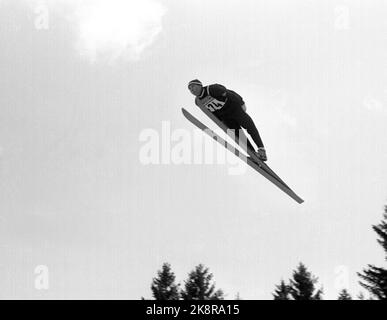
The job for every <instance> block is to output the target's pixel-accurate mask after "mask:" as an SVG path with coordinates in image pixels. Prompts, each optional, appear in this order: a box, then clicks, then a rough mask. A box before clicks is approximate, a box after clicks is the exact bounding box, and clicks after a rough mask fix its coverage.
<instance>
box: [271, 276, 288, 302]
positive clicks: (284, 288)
mask: <svg viewBox="0 0 387 320" xmlns="http://www.w3.org/2000/svg"><path fill="white" fill-rule="evenodd" d="M289 296H290V287H289V286H288V285H287V284H285V281H284V280H281V283H280V284H279V285H277V286H276V288H275V290H274V293H273V297H274V300H290V297H289Z"/></svg>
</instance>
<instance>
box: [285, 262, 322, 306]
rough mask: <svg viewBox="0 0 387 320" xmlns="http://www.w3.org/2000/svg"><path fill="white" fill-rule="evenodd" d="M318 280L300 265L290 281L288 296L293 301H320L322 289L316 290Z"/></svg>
mask: <svg viewBox="0 0 387 320" xmlns="http://www.w3.org/2000/svg"><path fill="white" fill-rule="evenodd" d="M317 281H318V279H317V278H316V277H314V276H313V275H312V274H311V273H310V272H309V271H308V270H307V269H306V267H305V266H304V265H303V264H302V263H300V264H299V266H298V267H297V269H296V270H294V271H293V279H290V295H291V297H292V298H293V299H294V300H321V299H322V293H323V292H322V289H319V290H316V287H315V284H316V283H317Z"/></svg>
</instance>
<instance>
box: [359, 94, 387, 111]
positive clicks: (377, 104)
mask: <svg viewBox="0 0 387 320" xmlns="http://www.w3.org/2000/svg"><path fill="white" fill-rule="evenodd" d="M363 105H364V107H365V108H366V109H367V110H369V111H373V112H377V113H381V114H387V109H386V107H385V105H384V104H383V102H382V101H381V100H379V99H377V98H374V97H371V96H367V97H365V98H364V100H363Z"/></svg>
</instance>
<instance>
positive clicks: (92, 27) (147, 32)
mask: <svg viewBox="0 0 387 320" xmlns="http://www.w3.org/2000/svg"><path fill="white" fill-rule="evenodd" d="M164 14H165V9H164V7H163V6H161V5H160V4H158V3H156V2H154V1H152V0H113V1H112V0H96V1H88V2H82V4H81V5H79V4H78V5H77V9H76V12H75V16H76V18H77V19H78V22H79V39H78V44H77V47H78V49H79V51H80V53H81V55H82V56H85V57H87V58H89V59H90V60H91V61H92V62H95V61H97V60H99V59H103V60H108V61H113V60H116V59H118V58H124V59H125V58H127V59H131V60H137V59H139V58H140V55H141V53H142V52H143V51H144V50H145V49H146V48H147V47H149V46H150V45H151V44H152V43H153V42H154V40H155V39H156V37H157V35H158V34H160V32H161V30H162V23H161V22H162V17H163V15H164Z"/></svg>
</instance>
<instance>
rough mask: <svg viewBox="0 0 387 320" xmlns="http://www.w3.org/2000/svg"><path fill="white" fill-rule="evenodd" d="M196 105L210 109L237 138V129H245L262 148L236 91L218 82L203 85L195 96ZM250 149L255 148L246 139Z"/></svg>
mask: <svg viewBox="0 0 387 320" xmlns="http://www.w3.org/2000/svg"><path fill="white" fill-rule="evenodd" d="M195 103H196V105H197V106H204V107H206V108H207V109H208V110H210V111H211V112H212V113H213V114H214V115H215V116H216V117H217V118H218V119H219V120H221V121H222V122H223V123H224V124H225V125H226V126H227V127H228V128H230V129H234V130H235V136H236V137H237V138H239V129H241V128H244V129H246V131H247V133H248V134H249V135H250V136H251V138H252V139H253V141H254V143H255V144H256V145H257V147H258V148H264V146H263V142H262V140H261V137H260V135H259V133H258V130H257V128H256V126H255V124H254V122H253V120H252V119H251V117H250V116H249V115H248V114H247V113H246V112H245V111H244V110H243V109H242V106H243V105H244V104H245V103H244V101H243V99H242V97H241V96H240V95H239V94H237V93H236V92H234V91H232V90H229V89H226V87H224V86H222V85H220V84H212V85H209V86H206V87H203V91H202V93H201V94H200V96H199V97H196V99H195ZM247 145H248V147H249V148H251V150H253V151H254V150H255V148H254V147H253V146H252V145H251V143H250V142H249V140H247Z"/></svg>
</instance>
